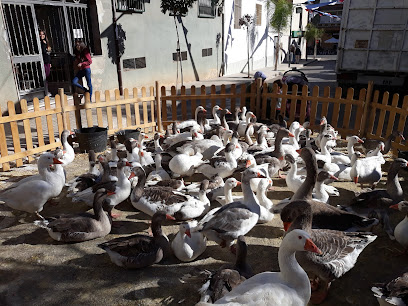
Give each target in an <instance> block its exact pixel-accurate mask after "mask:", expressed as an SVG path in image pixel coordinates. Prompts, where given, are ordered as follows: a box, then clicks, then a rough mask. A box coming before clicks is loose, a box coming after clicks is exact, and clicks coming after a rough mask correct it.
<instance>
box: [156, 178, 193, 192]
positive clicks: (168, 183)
mask: <svg viewBox="0 0 408 306" xmlns="http://www.w3.org/2000/svg"><path fill="white" fill-rule="evenodd" d="M154 186H156V187H159V186H160V187H171V188H172V189H174V190H177V191H181V190H183V189H184V188H186V186H185V185H184V180H183V179H181V180H178V179H169V180H163V181H158V182H156V183H155V184H154Z"/></svg>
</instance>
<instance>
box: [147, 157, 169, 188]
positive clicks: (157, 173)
mask: <svg viewBox="0 0 408 306" xmlns="http://www.w3.org/2000/svg"><path fill="white" fill-rule="evenodd" d="M161 161H162V156H161V153H156V155H155V157H154V162H155V164H156V170H154V171H152V172H150V173H149V175H148V176H147V181H164V180H170V179H171V177H170V175H169V174H168V173H167V171H166V170H164V169H163V167H162V164H161Z"/></svg>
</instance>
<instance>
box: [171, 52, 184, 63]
mask: <svg viewBox="0 0 408 306" xmlns="http://www.w3.org/2000/svg"><path fill="white" fill-rule="evenodd" d="M180 53H181V60H182V61H186V60H187V51H183V52H180ZM179 60H180V59H179V54H178V52H175V53H173V61H179Z"/></svg>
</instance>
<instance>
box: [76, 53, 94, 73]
mask: <svg viewBox="0 0 408 306" xmlns="http://www.w3.org/2000/svg"><path fill="white" fill-rule="evenodd" d="M76 57H77V59H78V60H79V63H78V64H81V67H80V69H81V70H82V69H86V68H91V64H92V58H91V53H90V52H89V49H88V48H86V49H84V50H82V52H78V53H76Z"/></svg>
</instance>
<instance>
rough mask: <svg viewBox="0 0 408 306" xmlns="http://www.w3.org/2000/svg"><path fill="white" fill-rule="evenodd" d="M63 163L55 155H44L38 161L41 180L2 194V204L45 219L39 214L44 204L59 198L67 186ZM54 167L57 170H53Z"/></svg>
mask: <svg viewBox="0 0 408 306" xmlns="http://www.w3.org/2000/svg"><path fill="white" fill-rule="evenodd" d="M62 164H63V162H62V161H61V160H59V159H57V158H56V157H55V155H54V154H53V153H50V152H46V153H43V154H42V155H41V156H40V158H39V159H38V172H39V173H40V176H41V179H36V180H29V181H26V182H24V183H21V184H18V186H17V187H15V188H10V189H7V190H4V191H2V192H1V193H0V203H2V204H6V205H7V206H9V207H10V208H12V209H16V210H21V211H25V212H28V213H34V214H36V215H37V216H38V217H39V218H41V219H44V218H43V217H42V216H41V215H40V214H39V213H40V212H41V211H42V210H43V208H44V204H45V203H46V202H47V201H48V200H49V199H51V198H55V197H57V196H58V195H59V194H60V193H61V191H62V188H63V187H64V186H65V173H64V169H63V168H62ZM52 165H54V167H55V169H54V170H51V166H52Z"/></svg>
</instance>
